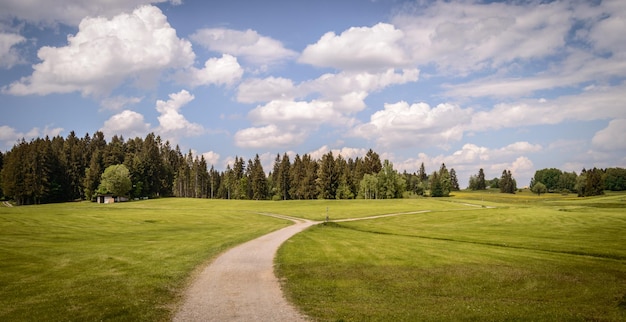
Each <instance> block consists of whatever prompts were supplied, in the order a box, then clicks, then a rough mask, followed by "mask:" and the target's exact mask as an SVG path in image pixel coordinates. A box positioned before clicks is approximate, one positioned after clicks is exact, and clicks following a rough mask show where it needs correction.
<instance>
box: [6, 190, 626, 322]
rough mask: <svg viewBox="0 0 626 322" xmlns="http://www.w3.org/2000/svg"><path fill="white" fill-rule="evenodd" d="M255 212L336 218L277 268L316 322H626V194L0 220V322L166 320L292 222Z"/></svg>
mask: <svg viewBox="0 0 626 322" xmlns="http://www.w3.org/2000/svg"><path fill="white" fill-rule="evenodd" d="M418 211H427V212H420V213H416V212H418ZM258 213H276V214H284V215H290V216H295V217H302V218H307V219H312V220H318V221H323V220H324V219H325V217H326V215H327V214H328V216H329V217H330V219H331V222H329V223H322V224H319V225H316V226H313V227H312V228H311V229H309V230H307V231H304V232H302V233H300V234H298V235H296V236H294V237H293V238H292V239H290V240H289V241H287V242H286V243H285V244H284V245H283V246H282V247H281V249H280V250H279V254H278V257H277V259H276V271H277V273H278V274H279V276H280V277H281V278H282V280H283V281H284V285H283V287H284V290H285V292H286V295H287V296H288V298H289V299H290V300H291V301H293V302H294V303H295V304H296V305H297V307H298V308H299V309H300V310H302V311H303V312H304V313H306V314H307V315H309V316H311V317H312V318H314V319H316V320H320V321H340V320H344V321H383V320H384V321H389V320H396V321H402V320H403V321H411V320H420V321H423V320H498V321H500V320H607V321H612V320H625V319H626V265H625V264H626V249H625V247H624V245H626V194H608V195H606V196H602V197H594V198H576V197H574V196H573V195H569V196H563V195H555V194H548V195H542V196H540V197H538V196H536V195H530V194H529V193H518V194H516V195H505V194H499V193H489V192H481V193H472V192H456V193H455V195H454V196H453V197H450V198H440V199H436V198H414V199H398V200H313V201H279V202H273V201H235V200H202V199H174V198H172V199H157V200H146V201H136V202H128V203H120V204H112V205H100V204H95V203H89V202H78V203H64V204H51V205H39V206H22V207H12V208H6V207H0V259H1V260H0V320H2V321H34V320H37V321H44V320H45V321H53V320H54V321H57V320H68V321H84V320H89V321H91V320H107V321H167V320H170V319H171V317H172V314H173V313H174V311H175V309H176V307H177V305H178V304H179V303H180V301H181V299H182V298H181V295H182V292H183V291H184V289H185V287H186V286H187V285H188V283H189V282H190V281H191V280H192V279H193V276H194V274H197V272H198V271H199V269H200V268H202V267H203V266H204V265H206V264H207V263H208V262H210V260H211V259H212V258H214V257H215V256H217V255H218V254H219V253H221V252H223V251H224V250H225V249H228V248H230V247H232V246H234V245H236V244H239V243H242V242H244V241H247V240H250V239H253V238H255V237H257V236H260V235H263V234H265V233H267V232H270V231H273V230H276V229H280V228H281V227H285V226H287V225H289V224H290V223H289V222H288V221H285V220H282V219H277V218H273V217H268V216H262V215H259V214H258ZM391 213H400V214H401V215H398V216H394V217H384V218H378V219H370V220H363V221H352V222H339V221H338V222H332V221H333V220H341V219H348V218H355V217H366V216H374V215H381V214H391ZM402 213H404V214H402Z"/></svg>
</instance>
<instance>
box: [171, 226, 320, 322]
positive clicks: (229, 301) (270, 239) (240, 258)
mask: <svg viewBox="0 0 626 322" xmlns="http://www.w3.org/2000/svg"><path fill="white" fill-rule="evenodd" d="M275 217H279V218H283V219H289V220H292V221H294V222H295V224H294V225H291V226H289V227H285V228H283V229H281V230H278V231H275V232H272V233H270V234H267V235H264V236H261V237H259V238H257V239H254V240H252V241H249V242H247V243H245V244H242V245H239V246H237V247H235V248H232V249H230V250H229V251H227V252H225V253H223V254H222V255H220V256H219V257H218V258H217V259H215V261H213V262H212V263H211V264H210V265H209V266H207V267H206V268H205V269H204V271H202V273H200V276H199V277H198V278H197V280H195V281H194V283H193V284H192V285H191V287H190V288H189V289H188V290H187V292H186V294H185V302H184V303H183V306H182V307H181V308H180V310H179V311H178V312H177V314H176V315H175V316H174V321H185V322H187V321H294V322H296V321H306V319H305V317H303V316H302V315H301V314H300V313H298V312H297V311H296V310H295V309H294V308H293V306H291V305H290V304H289V303H288V302H287V301H286V300H285V298H284V297H283V294H282V291H281V289H280V283H279V282H278V279H277V278H276V276H274V255H275V254H276V251H277V250H278V247H280V245H281V244H282V243H283V242H284V241H286V240H287V239H289V238H290V237H291V236H293V235H295V234H297V233H298V232H300V231H302V230H304V229H306V228H307V227H309V226H312V225H314V224H316V223H317V222H313V221H309V220H303V219H298V218H291V217H286V216H275Z"/></svg>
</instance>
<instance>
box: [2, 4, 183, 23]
mask: <svg viewBox="0 0 626 322" xmlns="http://www.w3.org/2000/svg"><path fill="white" fill-rule="evenodd" d="M167 1H168V0H90V1H80V0H55V1H48V0H29V1H23V0H3V1H2V2H0V17H2V16H4V17H6V18H17V19H21V20H26V21H28V22H31V23H36V24H38V23H43V24H55V23H63V24H66V25H72V26H75V25H78V23H80V21H81V20H82V19H83V18H84V17H87V16H90V17H95V16H103V17H113V16H115V15H117V14H119V13H120V12H124V11H129V10H132V9H134V8H136V7H138V6H141V5H145V4H151V3H162V2H167ZM169 2H170V3H172V4H174V5H178V4H181V2H182V1H181V0H170V1H169Z"/></svg>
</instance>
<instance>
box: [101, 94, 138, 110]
mask: <svg viewBox="0 0 626 322" xmlns="http://www.w3.org/2000/svg"><path fill="white" fill-rule="evenodd" d="M142 100H143V97H127V96H114V97H108V98H105V99H104V100H102V101H101V102H100V106H102V107H103V108H104V109H107V110H114V111H115V110H121V109H122V108H124V107H126V106H128V105H134V104H137V103H139V102H141V101H142Z"/></svg>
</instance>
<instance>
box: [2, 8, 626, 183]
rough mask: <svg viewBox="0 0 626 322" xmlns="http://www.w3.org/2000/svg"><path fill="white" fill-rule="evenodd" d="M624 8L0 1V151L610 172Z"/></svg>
mask: <svg viewBox="0 0 626 322" xmlns="http://www.w3.org/2000/svg"><path fill="white" fill-rule="evenodd" d="M624 30H626V2H624V1H620V0H614V1H493V2H492V1H399V0H398V1H394V0H377V1H368V0H351V1H238V0H230V1H222V2H221V3H215V1H191V0H187V1H185V0H183V1H180V0H177V1H175V0H172V1H149V0H132V1H126V0H124V1H122V0H114V1H111V0H106V1H105V0H93V1H78V0H57V1H43V0H39V1H21V0H4V1H2V2H1V3H0V71H1V72H0V112H1V114H0V115H1V116H0V149H2V150H4V151H6V150H10V148H11V147H12V146H13V144H14V143H15V142H16V141H17V140H19V139H21V138H26V139H27V140H29V139H32V138H34V137H42V136H45V135H50V136H54V135H62V136H64V137H65V136H67V134H68V133H69V132H70V131H75V132H76V133H77V135H78V136H84V134H85V133H87V132H88V133H90V134H92V133H93V132H95V131H98V130H101V131H103V132H104V133H105V135H106V137H107V138H108V139H110V137H111V136H112V135H114V134H118V135H123V136H124V137H125V138H131V137H135V136H141V137H144V136H145V135H146V134H147V133H149V132H155V133H156V134H158V135H160V136H161V137H162V138H163V139H166V140H169V141H170V142H171V143H172V144H178V145H180V147H181V149H182V150H183V151H187V150H189V149H191V150H193V151H194V152H195V153H197V154H203V155H204V156H205V158H206V159H207V160H208V161H209V163H210V164H214V165H215V167H216V168H217V169H224V168H225V165H226V164H227V163H228V162H232V160H233V159H234V157H235V156H242V157H244V158H253V157H254V155H255V154H259V155H260V156H261V158H262V160H263V163H264V166H265V167H266V170H269V169H271V164H272V162H273V159H274V157H275V156H276V154H277V153H281V154H282V153H284V152H287V153H289V154H290V155H292V156H294V155H295V154H296V153H299V154H304V153H309V154H311V155H312V156H313V157H316V158H318V157H320V156H321V155H322V154H324V153H327V152H328V151H333V152H334V153H336V154H337V153H340V154H342V155H343V156H344V157H346V158H348V157H352V158H354V157H357V156H363V155H364V154H365V153H366V151H367V150H368V149H370V148H372V149H374V150H375V151H376V152H378V153H379V154H381V157H382V158H383V159H389V160H390V161H392V162H393V164H394V166H395V168H396V169H398V170H400V171H403V170H407V171H409V172H414V171H416V170H417V169H418V168H419V165H420V163H422V162H424V164H425V166H426V170H427V171H429V172H432V171H434V170H437V169H438V168H439V166H440V165H441V163H442V162H445V163H446V165H447V167H448V168H454V169H455V170H456V171H457V173H458V176H459V180H460V183H461V186H465V185H467V181H468V178H469V176H470V175H472V174H476V173H477V172H478V169H479V168H484V169H485V173H486V176H487V177H488V178H493V177H500V175H501V173H502V170H504V169H509V170H511V171H512V173H513V176H514V177H515V178H516V179H517V181H518V186H524V185H527V184H528V182H529V180H530V177H531V176H532V175H533V174H534V172H535V170H537V169H542V168H547V167H556V168H560V169H563V170H566V171H576V172H577V173H579V172H580V170H581V169H582V168H583V167H587V168H589V167H594V166H596V167H613V166H620V167H626V140H625V139H624V138H625V137H626V83H625V80H626V36H625V34H624Z"/></svg>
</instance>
